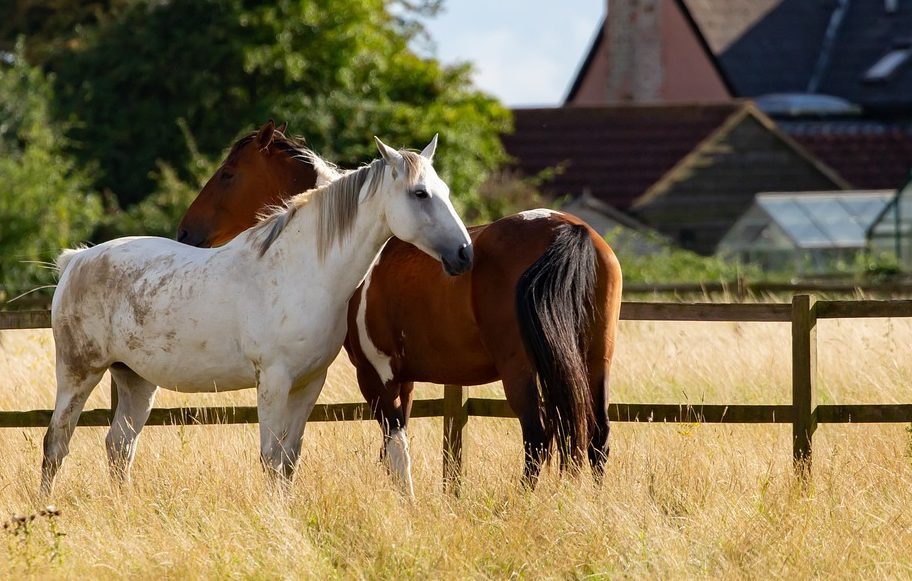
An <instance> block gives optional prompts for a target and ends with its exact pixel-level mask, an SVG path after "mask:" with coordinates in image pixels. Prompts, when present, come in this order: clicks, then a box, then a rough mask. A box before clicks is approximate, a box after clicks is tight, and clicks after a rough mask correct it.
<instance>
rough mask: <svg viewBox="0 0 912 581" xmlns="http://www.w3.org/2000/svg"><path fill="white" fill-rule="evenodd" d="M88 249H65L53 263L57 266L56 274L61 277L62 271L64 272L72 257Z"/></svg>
mask: <svg viewBox="0 0 912 581" xmlns="http://www.w3.org/2000/svg"><path fill="white" fill-rule="evenodd" d="M86 248H88V247H87V246H80V247H79V248H66V249H64V251H63V252H61V253H60V255H59V256H58V257H57V260H55V261H54V263H55V264H56V265H57V273H58V274H59V275H61V276H62V275H63V271H65V270H66V267H67V265H68V264H69V263H70V261H71V260H73V257H74V256H76V255H77V254H79V253H80V252H82V251H83V250H85V249H86Z"/></svg>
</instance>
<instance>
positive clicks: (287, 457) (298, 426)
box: [257, 370, 326, 482]
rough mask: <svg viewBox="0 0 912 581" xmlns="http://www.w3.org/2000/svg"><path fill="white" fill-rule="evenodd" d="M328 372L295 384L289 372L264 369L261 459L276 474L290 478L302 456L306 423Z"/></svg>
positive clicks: (259, 407) (259, 397) (259, 409)
mask: <svg viewBox="0 0 912 581" xmlns="http://www.w3.org/2000/svg"><path fill="white" fill-rule="evenodd" d="M325 381H326V373H325V372H324V373H322V374H321V375H320V376H318V377H316V378H315V379H313V380H312V381H309V382H307V383H304V384H301V385H297V386H292V385H291V379H290V378H288V377H287V374H282V373H274V374H270V373H269V372H268V371H266V370H264V371H263V373H262V374H261V376H260V385H259V387H258V388H257V412H258V414H259V421H260V459H261V460H262V462H263V466H264V467H265V468H266V469H267V471H268V472H270V473H271V474H273V475H277V476H279V477H281V478H283V479H284V480H285V481H286V482H290V481H291V478H292V476H293V475H294V470H295V468H296V467H297V465H298V460H299V459H300V456H301V438H302V437H303V435H304V426H306V425H307V418H309V417H310V412H311V411H312V410H313V407H314V404H316V403H317V398H318V397H319V396H320V392H321V391H322V390H323V384H324V383H325Z"/></svg>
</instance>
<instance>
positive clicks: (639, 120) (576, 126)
mask: <svg viewBox="0 0 912 581" xmlns="http://www.w3.org/2000/svg"><path fill="white" fill-rule="evenodd" d="M743 106H744V105H743V104H741V103H726V104H719V105H686V106H684V105H682V106H651V105H629V106H614V107H564V108H556V109H516V110H514V111H513V116H514V133H513V134H511V135H505V136H503V143H504V146H505V148H506V150H507V153H509V154H510V155H511V156H512V157H513V158H514V159H515V162H516V166H517V167H518V169H519V170H520V171H521V172H522V173H523V174H525V175H527V176H533V175H537V174H539V173H540V172H542V171H544V170H547V169H550V168H555V167H560V168H562V171H559V172H558V173H557V175H554V176H553V177H551V178H550V179H548V180H546V181H545V182H544V183H543V184H542V188H543V189H544V190H545V191H547V192H549V193H551V194H552V195H557V196H561V195H571V196H576V195H580V194H582V193H583V191H585V190H588V191H590V192H591V194H592V195H593V196H594V197H596V198H598V199H600V200H602V201H604V202H607V203H609V204H611V205H613V206H614V207H616V208H618V209H620V210H626V209H627V208H628V207H629V206H630V205H631V203H632V202H633V201H634V200H635V199H636V198H638V197H640V196H641V195H642V194H643V193H644V192H645V191H647V190H648V189H649V188H650V187H652V186H653V184H655V183H656V182H658V181H659V180H660V179H661V178H662V177H663V176H664V175H665V174H666V173H667V172H669V171H670V170H671V169H672V168H674V167H675V166H676V165H677V164H678V163H679V162H680V161H681V160H682V159H683V158H684V157H685V156H687V155H688V154H689V153H690V152H691V151H693V150H694V149H695V148H696V147H697V146H699V145H700V143H701V142H702V141H703V140H704V139H706V138H707V137H708V136H710V135H711V134H712V133H713V132H714V131H716V130H717V129H718V128H719V127H720V126H722V125H723V124H724V123H725V121H726V120H727V119H729V118H730V117H731V116H732V115H734V114H735V113H736V112H738V111H739V110H740V109H741V108H742V107H743Z"/></svg>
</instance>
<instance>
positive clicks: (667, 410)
mask: <svg viewBox="0 0 912 581" xmlns="http://www.w3.org/2000/svg"><path fill="white" fill-rule="evenodd" d="M867 317H912V300H884V301H875V300H857V301H823V300H821V301H818V300H815V298H814V297H813V296H810V295H796V296H795V297H793V299H792V302H791V303H790V304H789V303H779V304H761V303H758V304H741V303H736V304H721V303H651V302H650V303H647V302H625V303H624V304H623V305H622V307H621V319H622V320H628V321H734V322H779V323H786V322H787V323H790V325H791V329H792V355H791V363H792V402H791V403H788V404H772V405H740V404H735V405H720V404H712V405H690V404H655V403H611V404H610V405H609V409H608V417H609V419H610V420H611V421H615V422H654V423H675V422H687V423H695V422H700V423H725V424H791V425H792V441H793V450H792V458H793V460H794V462H795V466H796V469H797V470H798V471H799V473H802V474H803V473H806V470H807V468H808V467H809V465H810V461H811V458H812V452H813V437H814V433H815V432H816V430H817V427H818V425H819V424H845V423H855V424H870V423H912V403H903V404H839V405H822V404H821V405H818V404H817V400H816V397H817V396H816V390H817V375H818V371H817V321H818V320H819V319H836V318H867ZM50 323H51V317H50V313H49V312H48V311H20V312H0V330H7V329H42V328H47V327H50ZM111 387H112V392H111V395H112V407H113V406H116V391H115V389H116V386H114V385H113V383H112V386H111ZM111 415H112V410H109V409H94V410H87V411H85V412H83V413H82V415H81V416H80V418H79V425H80V426H108V425H109V424H110V419H111ZM411 415H412V417H416V418H423V417H443V421H444V433H443V472H444V483H445V485H446V486H447V487H448V488H449V489H451V490H454V491H458V486H459V482H460V480H461V475H462V474H463V470H464V462H463V454H462V442H463V436H464V434H465V431H466V429H467V428H468V419H469V417H472V416H474V417H488V418H512V417H515V415H514V413H513V411H512V410H511V409H510V407H509V406H508V405H507V402H506V400H503V399H490V398H472V397H468V396H467V393H466V390H465V389H464V388H463V387H462V386H459V385H447V386H444V397H443V398H441V399H427V400H415V401H414V403H413V407H412V414H411ZM50 418H51V410H31V411H0V428H11V427H18V428H29V427H44V426H47V425H48V423H49V422H50ZM371 418H373V413H372V412H371V409H370V407H369V406H368V404H367V403H337V404H319V405H317V406H316V407H315V408H314V410H313V413H312V414H311V416H310V421H314V422H326V421H353V420H354V421H357V420H366V419H371ZM256 421H257V410H256V408H255V407H246V406H238V407H185V408H156V409H153V410H152V413H151V415H150V417H149V421H148V422H147V425H153V426H155V425H159V426H162V425H206V424H251V423H256Z"/></svg>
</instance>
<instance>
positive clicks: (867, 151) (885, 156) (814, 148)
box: [778, 119, 912, 189]
mask: <svg viewBox="0 0 912 581" xmlns="http://www.w3.org/2000/svg"><path fill="white" fill-rule="evenodd" d="M778 124H779V126H780V127H782V129H783V130H784V131H786V132H787V133H788V134H789V135H790V136H791V137H792V138H794V139H795V140H796V141H797V142H799V143H800V144H801V145H803V146H804V147H805V148H806V149H808V150H809V151H810V152H811V153H813V154H814V155H815V156H816V157H818V158H820V159H821V160H822V161H823V162H825V163H826V164H827V165H829V166H830V167H832V168H833V169H835V170H836V171H837V172H838V173H839V175H841V176H842V177H844V178H845V179H846V181H848V182H849V183H850V184H851V185H852V187H855V188H865V189H874V188H877V189H879V188H895V187H897V185H899V184H902V183H904V182H905V181H906V179H907V178H908V177H909V171H910V170H912V123H892V122H881V121H872V120H862V119H842V120H800V121H789V120H780V121H779V123H778Z"/></svg>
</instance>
